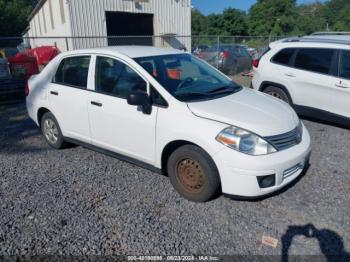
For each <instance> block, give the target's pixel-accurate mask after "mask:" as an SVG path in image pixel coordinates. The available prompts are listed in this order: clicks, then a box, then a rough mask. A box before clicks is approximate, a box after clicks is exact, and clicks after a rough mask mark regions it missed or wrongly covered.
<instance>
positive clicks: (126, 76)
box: [95, 56, 147, 99]
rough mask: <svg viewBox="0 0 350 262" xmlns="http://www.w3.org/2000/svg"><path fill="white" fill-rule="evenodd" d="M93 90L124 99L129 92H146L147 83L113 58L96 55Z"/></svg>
mask: <svg viewBox="0 0 350 262" xmlns="http://www.w3.org/2000/svg"><path fill="white" fill-rule="evenodd" d="M95 91H97V92H100V93H103V94H107V95H113V96H116V97H119V98H123V99H126V98H127V97H128V95H129V94H130V93H131V92H135V91H143V92H147V83H146V81H145V80H143V78H141V77H140V76H139V75H138V74H137V73H136V72H135V71H134V70H133V69H131V68H130V67H129V66H127V65H125V64H124V63H122V62H120V61H118V60H115V59H113V58H109V57H100V56H98V57H97V59H96V76H95Z"/></svg>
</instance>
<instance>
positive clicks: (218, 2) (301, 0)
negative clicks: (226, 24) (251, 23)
mask: <svg viewBox="0 0 350 262" xmlns="http://www.w3.org/2000/svg"><path fill="white" fill-rule="evenodd" d="M322 1H324V0H321V2H322ZM255 2H256V1H255V0H192V5H193V6H194V7H195V8H197V9H199V10H200V11H201V12H202V13H203V14H205V15H207V14H210V13H221V11H222V10H223V9H225V8H226V7H233V8H238V9H242V10H245V11H248V9H249V8H250V7H251V6H252V5H253V4H255ZM312 2H316V1H315V0H298V4H307V3H312Z"/></svg>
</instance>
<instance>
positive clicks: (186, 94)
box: [135, 54, 242, 102]
mask: <svg viewBox="0 0 350 262" xmlns="http://www.w3.org/2000/svg"><path fill="white" fill-rule="evenodd" d="M135 60H136V61H137V62H138V63H139V64H140V65H141V66H142V67H143V68H144V69H145V70H146V71H147V72H148V73H149V74H151V75H152V76H153V77H154V78H155V79H156V80H157V81H158V82H159V83H160V84H161V85H162V86H163V87H164V88H165V89H166V90H167V91H168V92H169V93H170V94H172V95H173V96H174V97H175V98H177V99H178V100H180V101H183V102H194V101H203V100H210V99H215V98H219V97H223V96H227V95H230V94H233V93H235V92H238V91H240V90H241V89H242V87H241V86H239V85H237V84H236V83H235V82H233V81H232V80H229V79H227V78H226V77H225V76H223V75H222V74H220V73H219V72H217V71H216V70H215V69H214V68H212V67H211V66H209V65H208V64H207V63H205V62H203V61H202V60H200V59H198V58H196V57H194V56H192V55H189V54H174V55H162V56H152V57H142V58H137V59H135Z"/></svg>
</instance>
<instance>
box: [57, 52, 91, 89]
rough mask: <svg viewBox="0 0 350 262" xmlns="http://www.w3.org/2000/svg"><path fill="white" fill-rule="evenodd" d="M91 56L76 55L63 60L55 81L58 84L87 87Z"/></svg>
mask: <svg viewBox="0 0 350 262" xmlns="http://www.w3.org/2000/svg"><path fill="white" fill-rule="evenodd" d="M89 65H90V56H75V57H69V58H65V59H63V60H62V62H61V64H60V65H59V67H58V69H57V72H56V75H55V79H54V82H55V83H57V84H62V85H68V86H74V87H79V88H87V81H88V74H89Z"/></svg>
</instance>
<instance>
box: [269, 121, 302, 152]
mask: <svg viewBox="0 0 350 262" xmlns="http://www.w3.org/2000/svg"><path fill="white" fill-rule="evenodd" d="M302 135H303V127H302V124H301V122H300V124H299V125H298V126H297V127H296V128H295V129H293V130H292V131H290V132H288V133H285V134H282V135H277V136H269V137H265V138H264V139H265V140H266V141H267V142H269V143H270V144H271V145H273V146H274V147H275V148H276V149H277V150H278V151H281V150H285V149H288V148H291V147H292V146H295V145H298V144H299V143H300V142H301V139H302Z"/></svg>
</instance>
